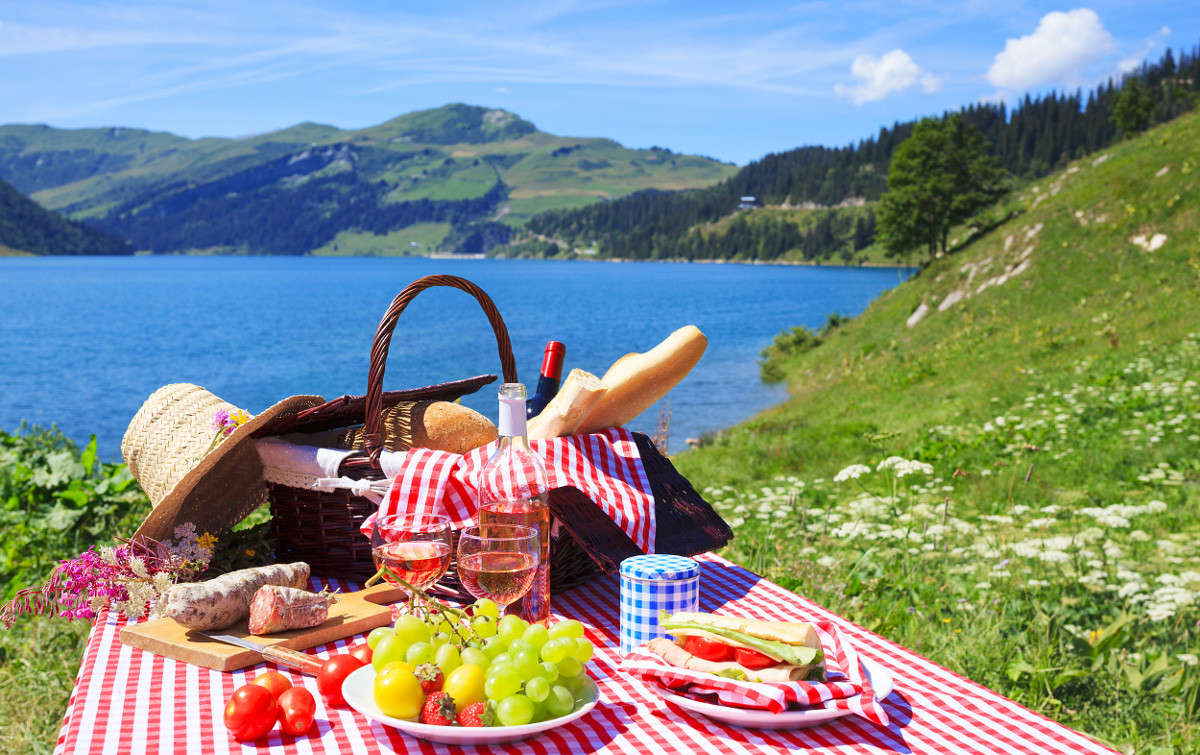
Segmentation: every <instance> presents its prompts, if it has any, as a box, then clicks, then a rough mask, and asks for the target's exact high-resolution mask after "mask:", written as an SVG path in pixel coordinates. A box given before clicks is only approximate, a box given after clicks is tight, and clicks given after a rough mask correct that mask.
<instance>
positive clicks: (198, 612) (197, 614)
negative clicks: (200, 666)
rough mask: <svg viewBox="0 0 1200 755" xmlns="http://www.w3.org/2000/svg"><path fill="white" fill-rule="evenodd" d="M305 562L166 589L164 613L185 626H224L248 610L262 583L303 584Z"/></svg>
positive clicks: (306, 582) (297, 585) (224, 575)
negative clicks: (165, 611)
mask: <svg viewBox="0 0 1200 755" xmlns="http://www.w3.org/2000/svg"><path fill="white" fill-rule="evenodd" d="M308 574H309V568H308V564H306V563H304V562H303V561H297V562H296V563H294V564H272V565H270V566H256V567H254V568H253V569H239V570H238V571H232V572H229V573H228V574H222V575H221V576H219V577H217V578H215V579H210V580H208V581H207V582H186V583H183V584H178V585H175V586H174V587H172V588H171V589H170V590H169V591H168V592H167V615H168V616H170V617H171V618H173V619H175V620H176V621H178V622H179V623H180V624H182V625H183V626H185V627H187V628H188V629H197V630H201V631H204V630H209V629H224V628H225V627H228V626H232V625H233V624H236V623H237V622H239V621H241V620H242V619H244V618H246V616H247V615H249V613H250V602H251V601H252V600H254V594H255V593H256V592H258V588H260V587H262V586H263V585H279V586H280V587H304V586H307V585H308Z"/></svg>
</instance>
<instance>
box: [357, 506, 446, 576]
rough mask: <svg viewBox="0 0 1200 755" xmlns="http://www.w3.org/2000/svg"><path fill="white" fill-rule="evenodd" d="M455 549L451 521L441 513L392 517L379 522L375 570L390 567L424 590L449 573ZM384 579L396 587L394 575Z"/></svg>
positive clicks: (374, 546)
mask: <svg viewBox="0 0 1200 755" xmlns="http://www.w3.org/2000/svg"><path fill="white" fill-rule="evenodd" d="M452 551H453V546H452V545H451V540H450V519H449V518H448V517H445V516H442V515H440V514H412V513H409V514H391V515H388V516H380V517H378V518H376V519H375V529H374V530H372V531H371V555H372V556H373V557H374V558H375V568H376V569H382V568H383V567H385V566H386V567H388V569H390V570H391V572H394V573H395V576H398V577H400V578H401V579H403V580H404V581H406V582H408V584H410V585H412V586H413V587H415V588H416V589H418V590H424V589H425V588H426V587H429V586H430V585H432V584H433V583H434V582H437V581H438V579H439V578H440V577H441V576H442V575H443V574H444V573H445V572H446V567H447V566H449V565H450V554H451V552H452ZM383 578H384V579H386V580H387V581H388V582H390V583H392V584H393V585H396V587H400V588H404V585H401V584H397V582H396V580H395V578H394V577H393V575H392V574H389V573H388V572H384V574H383Z"/></svg>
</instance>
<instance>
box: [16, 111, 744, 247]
mask: <svg viewBox="0 0 1200 755" xmlns="http://www.w3.org/2000/svg"><path fill="white" fill-rule="evenodd" d="M735 171H736V168H735V167H734V166H732V165H727V164H725V163H720V162H717V161H715V160H710V159H707V158H702V157H693V156H686V155H675V154H673V153H671V152H670V151H668V150H662V149H648V150H635V149H627V148H625V147H622V146H621V145H619V144H617V143H615V142H613V141H611V140H607V139H577V138H570V137H559V136H554V135H551V134H546V133H543V132H540V131H538V130H537V129H536V127H535V126H534V125H533V124H531V123H529V122H528V121H525V120H522V119H521V118H519V117H517V116H516V115H514V114H512V113H508V112H506V111H503V110H488V109H486V108H481V107H470V106H467V105H447V106H446V107H442V108H437V109H434V110H426V111H421V112H417V113H409V114H407V115H403V116H400V117H398V118H395V119H393V120H390V121H388V122H386V123H383V124H380V125H378V126H372V127H369V128H364V129H359V130H349V131H343V130H341V129H337V128H335V127H333V126H328V125H322V124H316V123H302V124H299V125H296V126H293V127H291V128H288V129H283V130H281V131H276V132H271V133H267V134H260V135H256V136H253V137H247V138H244V139H217V138H206V139H196V140H192V139H185V138H182V137H179V136H175V135H173V134H165V133H155V132H149V131H142V130H137V129H125V128H111V129H79V130H71V131H68V130H62V129H54V128H50V127H47V126H26V125H16V126H3V127H0V180H6V181H9V182H10V183H12V184H13V185H14V186H16V187H17V188H18V189H19V190H21V191H23V192H25V193H27V194H30V195H32V196H33V198H34V199H36V200H37V201H38V202H40V203H42V204H43V205H45V206H46V207H49V208H51V209H55V210H59V211H61V212H63V213H66V214H68V215H69V216H71V217H74V218H88V219H90V220H92V221H93V222H95V223H96V224H97V225H99V226H101V227H103V228H105V229H106V230H109V231H110V232H113V233H117V234H119V235H122V236H124V237H126V238H129V239H130V240H132V241H133V243H134V245H135V247H137V248H138V249H152V250H154V251H162V252H168V251H169V252H179V251H193V250H206V251H232V252H260V253H285V254H287V253H301V252H310V251H313V250H316V249H318V248H319V249H320V250H321V251H322V252H323V253H327V252H329V251H330V250H331V249H332V248H333V247H334V246H335V245H336V246H337V253H339V254H353V253H393V254H394V253H404V252H405V251H406V248H404V247H395V248H393V247H392V246H389V245H386V244H385V245H383V247H384V248H383V251H382V252H380V251H379V250H380V247H381V244H380V241H381V239H382V238H383V237H387V236H388V235H389V234H393V233H394V232H396V231H400V230H402V229H405V228H408V227H409V226H412V225H414V224H418V223H424V224H429V225H431V226H436V225H439V224H448V227H449V226H452V227H453V228H454V230H455V231H456V233H454V234H451V233H450V232H449V231H447V232H446V233H444V234H442V236H441V237H440V238H438V239H436V242H435V243H436V244H441V243H442V242H443V241H444V240H445V239H447V238H452V239H461V238H465V237H467V236H469V235H470V234H471V232H472V227H473V226H479V227H480V228H481V229H486V228H487V226H488V224H489V223H493V222H499V223H501V224H503V226H504V227H503V228H501V229H499V231H497V229H494V228H493V229H491V231H490V232H491V234H492V235H496V234H497V232H499V234H500V235H503V234H505V233H507V232H508V231H507V230H506V228H511V227H516V226H520V225H522V224H523V223H524V222H525V221H526V220H528V218H529V217H531V216H532V215H533V214H536V213H537V212H540V211H542V210H544V209H546V208H548V207H578V206H582V205H585V204H589V203H592V202H597V201H600V200H603V199H612V198H616V197H622V196H625V195H628V194H630V193H632V192H634V191H638V190H640V189H645V188H659V189H685V188H695V187H700V186H707V185H710V184H712V183H715V182H717V181H719V180H721V179H722V178H725V177H727V176H729V175H731V174H732V173H734V172H735ZM400 235H401V236H404V237H405V238H407V235H408V234H400ZM418 235H420V236H421V237H422V238H424V239H427V240H428V233H425V232H422V233H420V234H418ZM368 236H373V237H375V238H367V237H368Z"/></svg>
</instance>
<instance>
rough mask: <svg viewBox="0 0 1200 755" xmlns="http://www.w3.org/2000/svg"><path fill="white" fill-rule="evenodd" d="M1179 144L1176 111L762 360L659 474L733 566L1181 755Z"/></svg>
mask: <svg viewBox="0 0 1200 755" xmlns="http://www.w3.org/2000/svg"><path fill="white" fill-rule="evenodd" d="M1198 143H1200V114H1197V113H1192V114H1188V115H1185V116H1183V117H1181V118H1179V119H1178V120H1176V121H1174V122H1172V123H1169V124H1166V125H1164V126H1160V127H1158V128H1156V129H1154V130H1152V131H1150V132H1148V133H1146V134H1145V135H1143V136H1142V137H1139V138H1137V139H1134V140H1130V141H1125V142H1122V143H1120V144H1117V145H1114V146H1112V147H1110V148H1108V149H1106V150H1104V151H1102V152H1100V153H1098V154H1095V155H1091V156H1089V157H1087V158H1085V159H1082V160H1078V161H1075V162H1073V163H1071V164H1070V165H1068V166H1067V167H1066V168H1065V169H1064V170H1063V171H1060V172H1058V173H1056V174H1054V175H1051V176H1048V177H1046V178H1044V179H1042V180H1040V181H1038V182H1037V183H1036V184H1033V185H1030V186H1028V187H1027V188H1026V189H1024V190H1023V191H1021V192H1020V193H1018V194H1017V195H1015V196H1014V197H1013V198H1011V199H1010V200H1009V204H1008V205H1007V206H1006V207H1004V208H997V211H996V215H997V216H1000V217H1003V212H1002V211H1004V210H1007V211H1012V212H1014V213H1015V214H1014V216H1013V217H1012V218H1011V219H1010V220H1008V221H1007V222H1006V223H1004V224H1002V225H1000V226H999V227H998V228H996V229H994V230H993V231H991V232H989V233H987V234H984V235H982V236H981V237H979V238H978V239H976V240H975V241H974V242H972V243H970V244H968V245H966V246H965V247H963V248H961V249H960V251H958V252H957V253H954V254H951V255H949V256H946V257H942V258H939V259H936V260H934V261H933V262H932V263H930V264H929V265H928V266H927V267H925V268H924V269H922V270H921V272H920V274H919V275H917V276H916V277H914V278H912V279H911V280H908V281H906V282H904V283H902V284H901V285H899V286H898V287H897V288H895V289H893V290H891V291H889V292H887V293H885V294H884V295H882V296H881V297H879V299H878V300H876V301H875V302H874V303H872V305H871V306H870V307H869V308H868V309H867V311H865V312H864V313H863V314H861V315H860V316H859V317H857V318H855V319H854V320H852V321H850V322H848V323H845V324H843V325H841V326H840V327H837V328H834V329H833V330H832V332H831V333H830V334H828V335H827V336H826V338H825V339H824V342H823V343H822V344H821V345H819V346H817V347H816V348H814V349H812V350H809V351H807V352H804V353H798V354H793V355H792V356H791V358H788V359H784V360H782V362H781V366H782V367H783V368H784V370H785V372H786V374H787V375H788V376H789V377H788V381H789V385H790V388H791V393H792V398H791V399H790V400H789V401H788V402H787V403H786V404H784V405H782V406H779V407H777V408H775V409H773V410H771V411H768V412H766V413H764V414H762V415H760V416H759V417H756V418H755V419H754V420H752V421H750V422H748V423H746V424H744V425H742V426H740V427H736V428H733V429H730V430H728V431H726V432H724V433H720V434H718V435H717V436H716V437H714V438H711V439H708V443H707V444H706V445H705V446H704V447H702V448H700V449H698V450H697V451H695V452H692V453H688V454H684V455H683V456H681V457H680V458H678V459H676V465H677V466H678V467H679V468H680V470H681V471H682V472H684V473H685V474H686V475H687V476H688V477H689V478H690V479H691V480H692V481H693V483H695V484H696V485H697V487H698V488H701V489H704V490H705V491H706V494H707V495H708V496H709V497H710V498H711V499H712V500H714V501H715V502H716V504H717V506H718V508H719V509H720V510H722V511H723V513H724V514H725V516H726V517H727V518H728V519H729V520H730V521H731V523H732V524H734V525H735V531H736V532H737V533H738V538H737V539H736V540H735V541H734V543H733V544H732V545H731V546H730V547H729V549H728V551H727V555H728V556H730V557H731V558H733V559H734V560H737V561H739V562H740V563H744V564H747V565H749V566H751V568H756V569H760V570H762V571H763V572H765V573H766V574H767V575H768V576H771V577H772V578H775V579H777V580H779V581H781V582H782V583H784V584H785V585H788V586H790V587H793V588H795V589H797V590H798V591H799V592H800V593H802V594H805V595H807V596H809V597H812V598H814V599H816V600H818V601H819V602H821V603H823V604H824V605H826V606H827V607H828V608H830V609H832V610H834V611H836V612H838V613H841V614H842V615H845V616H847V617H848V618H850V619H852V620H854V621H857V622H859V623H861V624H863V625H865V626H867V627H868V628H870V629H872V630H874V631H876V632H879V633H881V634H883V635H885V636H887V637H889V638H891V639H894V640H896V641H898V642H900V643H901V644H904V645H906V646H908V647H911V648H913V649H914V650H916V651H917V652H919V653H922V654H924V655H927V656H929V657H931V658H933V659H934V660H935V661H937V662H939V663H942V664H944V665H946V666H948V667H949V668H951V669H952V670H954V671H957V672H959V673H962V674H964V675H966V676H968V677H970V678H972V679H974V680H976V681H978V682H980V683H982V684H984V685H986V686H988V687H991V688H993V689H997V690H999V691H1000V692H1002V693H1003V694H1005V695H1007V696H1009V697H1012V698H1013V699H1016V700H1017V701H1018V702H1021V703H1023V704H1026V705H1029V706H1031V707H1033V708H1035V709H1036V710H1039V711H1041V712H1043V713H1045V714H1046V715H1049V716H1051V717H1053V718H1056V719H1058V720H1060V721H1063V722H1065V723H1067V724H1069V725H1071V726H1073V727H1075V728H1079V729H1081V730H1083V731H1085V732H1087V733H1090V734H1092V735H1094V736H1097V737H1099V738H1101V739H1103V740H1105V741H1108V742H1110V743H1113V744H1116V745H1120V746H1121V748H1122V751H1126V752H1147V753H1148V752H1196V751H1197V748H1198V747H1200V732H1198V731H1197V729H1196V727H1195V726H1194V724H1193V723H1192V722H1193V721H1194V719H1192V718H1191V716H1193V715H1194V713H1189V712H1188V711H1194V710H1195V709H1194V708H1193V707H1189V705H1191V704H1190V703H1188V702H1186V701H1187V700H1195V699H1197V697H1196V696H1197V695H1200V680H1197V679H1196V678H1195V676H1194V674H1193V672H1191V671H1185V669H1186V668H1190V667H1189V666H1188V664H1189V663H1190V662H1191V661H1190V659H1191V658H1192V657H1193V656H1194V654H1195V653H1196V649H1197V647H1198V646H1200V637H1198V636H1197V631H1196V627H1197V626H1198V624H1197V621H1198V620H1200V538H1198V537H1197V535H1200V461H1198V459H1200V455H1198V454H1197V449H1198V448H1200V385H1198V384H1197V377H1196V376H1197V375H1198V374H1200V306H1198V302H1200V206H1198V204H1197V202H1196V199H1195V198H1196V197H1197V196H1198V192H1200V153H1198V152H1197V150H1196V144H1198ZM960 234H961V231H960ZM893 456H896V457H902V458H903V459H915V460H919V461H920V462H921V463H923V464H927V465H929V467H928V468H924V467H920V466H919V465H912V464H909V463H908V462H904V463H903V465H901V466H900V467H891V469H893V470H904V472H906V473H907V474H906V476H897V474H896V473H895V471H893V472H891V473H889V472H888V471H887V470H888V469H889V466H888V463H885V462H884V460H885V459H887V458H888V457H893ZM893 463H894V462H893ZM857 465H862V466H857ZM839 470H841V471H839ZM1152 664H1157V665H1155V666H1154V670H1151V668H1150V667H1151V665H1152ZM1189 696H1190V697H1189ZM1155 748H1162V749H1155Z"/></svg>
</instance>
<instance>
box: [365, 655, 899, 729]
mask: <svg viewBox="0 0 1200 755" xmlns="http://www.w3.org/2000/svg"><path fill="white" fill-rule="evenodd" d="M861 660H862V666H863V671H865V672H866V674H867V679H868V680H869V681H870V682H871V689H872V690H874V692H875V699H876V700H882V699H884V698H885V697H887V696H888V695H890V694H892V675H891V674H889V673H888V671H887V669H885V668H884V667H883V666H880V665H879V664H878V663H876V662H875V661H872V660H869V659H867V658H863V659H861ZM355 673H357V672H355ZM646 686H648V687H650V689H652V690H654V691H655V692H657V693H658V694H659V695H660V696H662V698H663V699H664V700H666V701H667V702H670V703H674V704H675V705H678V706H679V707H680V708H684V709H686V710H688V711H691V712H693V713H701V714H703V715H705V716H708V717H709V718H715V719H716V720H718V721H722V722H724V723H727V724H733V725H734V726H744V727H746V728H747V729H803V728H805V727H807V726H816V725H817V724H819V723H823V722H825V721H829V720H832V719H834V718H841V717H842V716H845V715H848V714H849V713H850V711H848V710H829V709H828V708H813V709H811V710H789V711H784V712H782V713H771V712H769V711H765V710H749V709H747V708H730V707H726V706H723V705H713V704H712V703H703V702H700V701H699V700H693V699H692V698H690V697H685V696H683V695H677V694H675V693H674V692H669V691H667V690H665V689H663V688H662V687H660V686H658V685H657V684H653V683H648V684H647V685H646Z"/></svg>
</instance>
